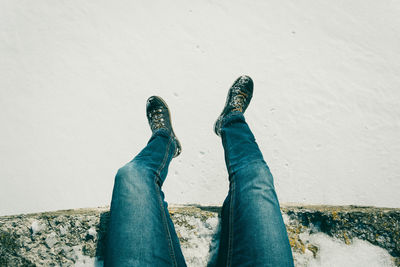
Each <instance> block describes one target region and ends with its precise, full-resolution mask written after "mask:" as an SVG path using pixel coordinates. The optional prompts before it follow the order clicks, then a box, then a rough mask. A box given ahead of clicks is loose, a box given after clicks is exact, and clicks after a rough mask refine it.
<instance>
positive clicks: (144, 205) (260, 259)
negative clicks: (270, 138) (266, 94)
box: [105, 112, 293, 267]
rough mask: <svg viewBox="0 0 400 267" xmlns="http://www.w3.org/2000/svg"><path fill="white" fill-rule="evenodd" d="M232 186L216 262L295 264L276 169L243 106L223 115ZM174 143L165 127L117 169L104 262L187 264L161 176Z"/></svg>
mask: <svg viewBox="0 0 400 267" xmlns="http://www.w3.org/2000/svg"><path fill="white" fill-rule="evenodd" d="M221 137H222V144H223V146H224V149H225V161H226V166H227V169H228V173H229V182H230V185H229V193H228V196H227V198H226V199H225V201H224V204H223V207H222V211H221V225H222V228H221V233H220V235H221V236H220V245H219V249H218V256H217V266H273V267H276V266H293V257H292V252H291V248H290V245H289V240H288V236H287V232H286V228H285V225H284V223H283V219H282V215H281V211H280V208H279V202H278V198H277V196H276V193H275V189H274V184H273V178H272V175H271V172H270V170H269V168H268V166H267V164H266V163H265V161H264V159H263V156H262V154H261V152H260V149H259V147H258V145H257V144H256V142H255V139H254V136H253V134H252V133H251V131H250V129H249V127H248V125H247V123H246V122H245V119H244V117H243V115H242V113H240V112H233V113H231V114H230V115H229V116H227V117H226V118H224V120H223V123H222V131H221ZM174 151H175V143H174V142H173V139H172V137H171V136H170V135H169V133H168V132H167V131H165V130H158V131H155V132H154V133H153V135H152V137H151V138H150V141H149V142H148V144H147V146H146V147H145V148H144V149H143V150H142V151H141V152H140V153H139V154H138V155H137V156H136V157H135V158H134V159H133V160H132V161H131V162H129V163H128V164H126V165H125V166H123V167H122V168H120V169H119V170H118V173H117V175H116V177H115V185H114V190H113V196H112V201H111V214H110V224H109V228H108V233H107V236H108V238H107V245H106V255H105V266H141V267H142V266H186V263H185V259H184V257H183V254H182V251H181V248H180V244H179V240H178V237H177V235H176V232H175V228H174V225H173V223H172V221H171V218H170V216H169V213H168V209H167V203H166V202H165V201H164V193H163V192H162V191H161V187H162V184H163V182H164V180H165V178H166V176H167V172H168V165H169V163H170V161H171V159H172V156H173V154H174Z"/></svg>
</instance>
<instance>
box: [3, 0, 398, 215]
mask: <svg viewBox="0 0 400 267" xmlns="http://www.w3.org/2000/svg"><path fill="white" fill-rule="evenodd" d="M399 14H400V2H399V1H395V0H385V1H376V0H374V1H372V0H353V1H345V0H340V1H316V0H315V1H311V0H306V1H294V0H292V1H289V0H280V1H263V0H257V1H245V0H241V1H238V0H233V1H232V0H230V1H228V0H219V1H214V0H205V1H194V0H193V1H188V0H177V1H173V2H171V1H161V0H159V1H145V0H143V1H128V0H126V1H122V0H121V1H106V0H86V1H64V0H57V1H50V0H36V1H28V0H25V1H22V0H17V1H15V0H2V1H0V53H1V54H0V55H1V57H0V58H1V60H0V127H1V128H0V129H1V130H0V215H5V214H16V213H22V212H34V211H45V210H56V209H65V208H75V207H94V206H102V205H106V204H108V203H109V202H110V198H111V190H112V185H113V177H114V175H115V173H116V170H117V169H118V168H119V167H120V166H121V165H123V164H125V163H126V162H127V161H129V160H130V159H131V158H133V157H134V156H135V154H136V153H138V152H139V151H140V149H141V148H143V146H144V145H145V144H146V142H147V140H148V138H149V137H150V133H151V132H150V129H149V127H148V125H147V121H146V117H145V102H146V99H147V98H148V97H149V96H151V95H153V94H155V95H160V96H162V97H163V98H164V99H165V100H166V101H167V103H168V104H169V106H170V108H171V112H172V116H173V124H174V127H175V132H176V134H177V136H178V137H179V139H180V141H181V143H182V146H183V152H182V155H181V156H180V157H179V158H177V159H175V160H174V161H173V162H172V164H171V166H170V173H169V177H168V179H167V181H166V183H165V187H164V190H165V193H166V197H167V200H168V201H169V202H172V203H182V204H183V203H201V204H221V203H222V201H223V199H224V197H225V194H226V192H227V187H228V184H227V175H226V170H225V165H224V159H223V150H222V146H221V142H220V140H219V138H218V137H217V136H215V134H214V133H213V131H212V128H213V123H214V121H215V119H216V117H217V115H218V114H219V113H220V111H221V109H222V107H223V105H224V103H225V97H226V93H227V90H228V88H229V86H230V85H231V83H232V82H233V81H234V79H235V78H236V77H237V76H239V75H241V74H248V75H250V76H251V77H252V78H253V79H254V82H255V92H254V99H253V101H252V103H251V105H250V107H249V109H248V111H247V112H246V117H247V120H248V123H249V125H250V127H251V128H252V129H253V131H254V134H255V136H256V138H257V140H258V143H259V145H260V147H261V149H262V151H263V152H264V156H265V159H266V160H267V162H268V163H269V166H270V168H271V170H272V172H273V174H274V177H275V184H276V190H277V193H278V196H279V198H280V201H281V202H300V203H308V204H338V205H341V204H358V205H375V206H388V207H400V204H399V203H400V194H399V192H400V164H399V158H400V142H399V136H400V135H399V132H400V131H399V130H400V105H399V103H400V89H399V88H400V16H399Z"/></svg>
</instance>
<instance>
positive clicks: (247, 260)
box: [217, 84, 293, 267]
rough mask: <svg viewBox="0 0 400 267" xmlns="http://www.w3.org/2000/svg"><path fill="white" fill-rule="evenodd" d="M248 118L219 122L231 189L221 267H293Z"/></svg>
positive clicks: (233, 116)
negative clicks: (247, 121) (246, 119)
mask: <svg viewBox="0 0 400 267" xmlns="http://www.w3.org/2000/svg"><path fill="white" fill-rule="evenodd" d="M251 87H252V84H251ZM250 97H251V96H250ZM248 101H250V100H248ZM247 104H248V103H247ZM243 112H244V110H240V109H239V110H236V111H231V112H229V113H228V114H226V116H224V117H223V118H222V119H221V122H220V129H219V133H220V135H221V137H222V144H223V147H224V149H225V161H226V165H227V169H228V173H229V183H230V185H229V193H228V196H227V198H226V200H225V202H224V204H223V208H222V212H221V224H222V229H221V239H220V247H219V252H218V257H217V266H273V267H275V266H293V257H292V252H291V248H290V244H289V240H288V236H287V232H286V228H285V225H284V223H283V219H282V215H281V211H280V207H279V202H278V198H277V196H276V193H275V189H274V184H273V177H272V175H271V172H270V170H269V168H268V166H267V164H266V163H265V161H264V159H263V156H262V153H261V151H260V149H259V147H258V145H257V143H256V141H255V138H254V136H253V134H252V132H251V131H250V128H249V127H248V125H247V123H246V121H245V119H244V116H243Z"/></svg>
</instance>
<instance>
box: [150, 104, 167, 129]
mask: <svg viewBox="0 0 400 267" xmlns="http://www.w3.org/2000/svg"><path fill="white" fill-rule="evenodd" d="M149 117H150V119H151V129H152V130H156V129H161V128H167V126H166V125H165V120H164V114H163V110H162V109H161V108H159V109H155V110H152V111H151V112H150V114H149Z"/></svg>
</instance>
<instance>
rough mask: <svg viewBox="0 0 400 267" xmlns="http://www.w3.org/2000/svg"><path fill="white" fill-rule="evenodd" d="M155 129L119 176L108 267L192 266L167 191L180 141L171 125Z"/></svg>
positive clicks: (109, 240) (113, 197)
mask: <svg viewBox="0 0 400 267" xmlns="http://www.w3.org/2000/svg"><path fill="white" fill-rule="evenodd" d="M152 130H153V135H152V137H151V139H150V141H149V142H148V144H147V146H146V147H145V148H144V149H143V150H142V151H141V152H140V153H139V154H138V155H137V156H136V157H135V158H134V159H133V160H132V161H131V162H129V163H128V164H126V165H125V166H123V167H122V168H120V169H119V170H118V173H117V175H116V177H115V184H114V190H113V196H112V201H111V210H110V222H109V226H108V231H107V244H106V255H105V266H186V264H185V260H184V257H183V255H182V251H181V248H180V245H179V240H178V237H177V235H176V232H175V229H174V225H173V223H172V221H171V218H170V216H169V213H168V209H167V203H166V202H165V201H164V194H163V192H162V191H161V186H162V184H163V182H164V180H165V178H166V176H167V172H168V166H169V163H170V161H171V159H172V158H173V156H174V155H176V151H177V150H176V146H177V141H176V139H175V136H174V135H173V134H172V132H171V131H168V130H167V129H153V127H152Z"/></svg>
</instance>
